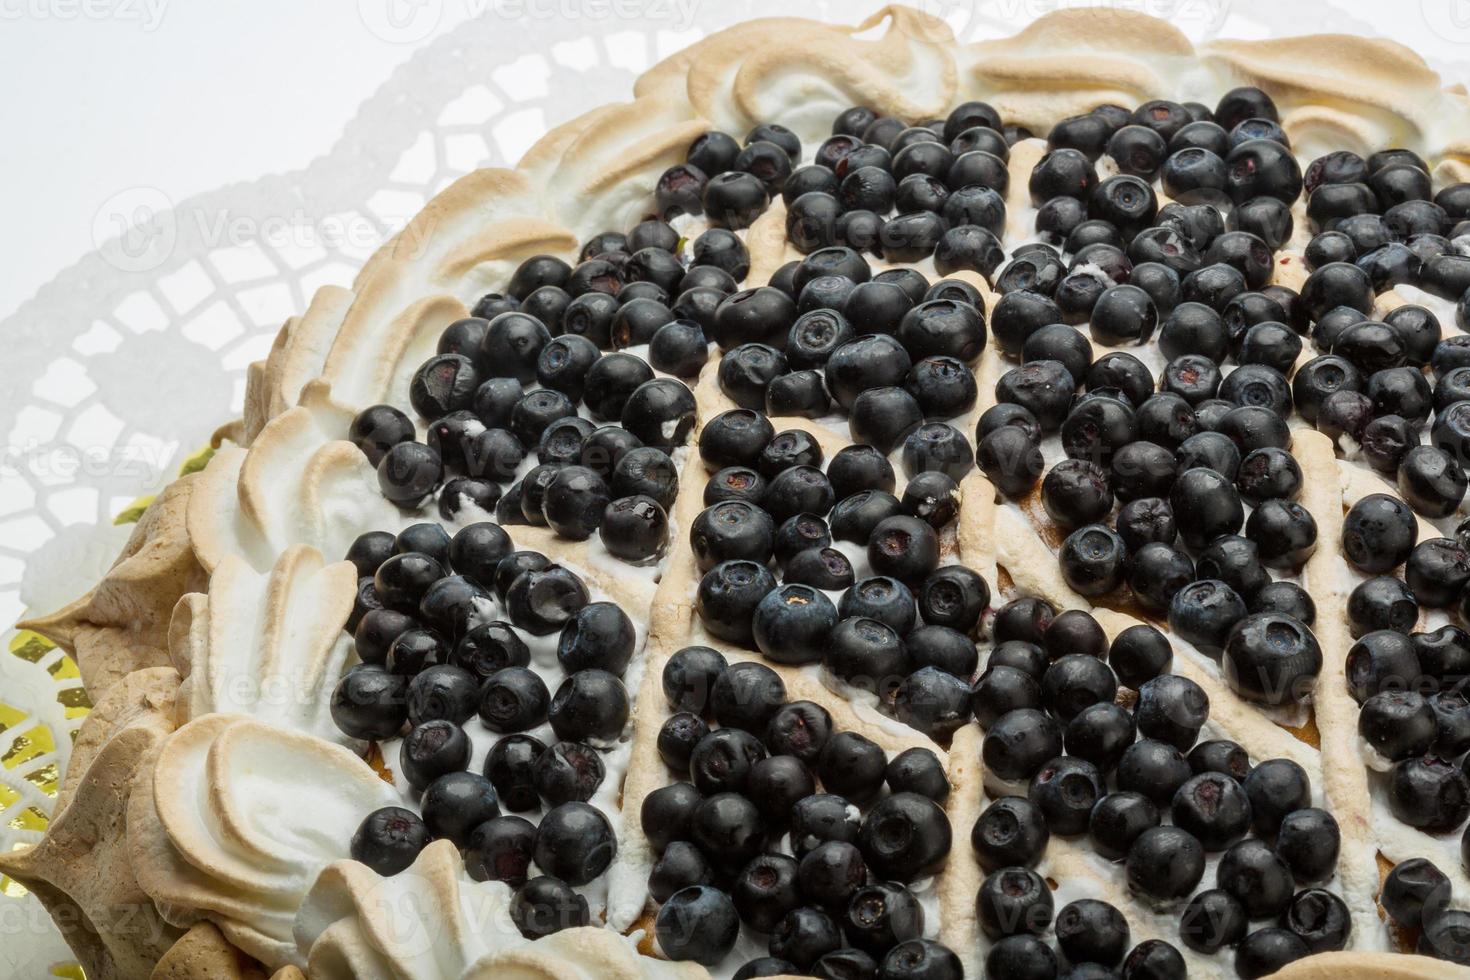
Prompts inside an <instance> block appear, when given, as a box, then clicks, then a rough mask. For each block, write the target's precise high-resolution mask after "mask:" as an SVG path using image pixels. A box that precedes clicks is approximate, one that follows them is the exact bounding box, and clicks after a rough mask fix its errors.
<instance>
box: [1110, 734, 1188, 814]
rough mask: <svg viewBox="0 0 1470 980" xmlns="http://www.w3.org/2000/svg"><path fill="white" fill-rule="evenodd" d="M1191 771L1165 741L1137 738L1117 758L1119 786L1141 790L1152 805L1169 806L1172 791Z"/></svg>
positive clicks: (1138, 791)
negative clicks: (1121, 755)
mask: <svg viewBox="0 0 1470 980" xmlns="http://www.w3.org/2000/svg"><path fill="white" fill-rule="evenodd" d="M1190 775H1191V772H1190V768H1189V763H1188V762H1187V761H1186V760H1185V758H1184V755H1183V754H1182V753H1181V752H1180V751H1179V750H1178V749H1176V748H1174V746H1172V745H1169V744H1168V743H1167V742H1160V741H1158V740H1156V739H1151V738H1145V739H1139V740H1138V741H1136V742H1134V743H1133V744H1132V745H1130V746H1128V748H1127V749H1125V750H1124V752H1123V757H1122V758H1121V759H1120V760H1119V761H1118V768H1117V772H1116V780H1117V785H1118V789H1120V790H1123V791H1126V792H1134V793H1141V794H1142V795H1144V796H1146V797H1148V798H1149V799H1150V800H1151V801H1152V802H1153V803H1154V805H1155V806H1157V807H1159V808H1160V809H1163V808H1165V807H1168V806H1169V804H1170V802H1171V801H1172V800H1173V798H1174V793H1175V791H1177V790H1178V789H1179V787H1180V786H1183V785H1184V783H1185V781H1186V780H1188V779H1189V777H1190Z"/></svg>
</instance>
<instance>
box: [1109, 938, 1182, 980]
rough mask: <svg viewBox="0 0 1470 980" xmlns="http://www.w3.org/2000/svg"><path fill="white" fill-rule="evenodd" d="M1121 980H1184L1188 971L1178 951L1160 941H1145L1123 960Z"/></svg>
mask: <svg viewBox="0 0 1470 980" xmlns="http://www.w3.org/2000/svg"><path fill="white" fill-rule="evenodd" d="M1122 974H1123V980H1184V978H1185V977H1186V976H1187V975H1188V971H1187V969H1186V967H1185V964H1184V957H1183V955H1181V954H1180V952H1179V950H1177V949H1175V948H1174V947H1173V946H1172V945H1170V944H1169V943H1166V942H1165V941H1164V940H1162V939H1145V940H1144V941H1143V942H1141V943H1139V944H1138V945H1137V946H1134V947H1133V949H1132V950H1131V951H1130V952H1129V953H1128V956H1127V957H1126V958H1125V959H1124V960H1123V968H1122Z"/></svg>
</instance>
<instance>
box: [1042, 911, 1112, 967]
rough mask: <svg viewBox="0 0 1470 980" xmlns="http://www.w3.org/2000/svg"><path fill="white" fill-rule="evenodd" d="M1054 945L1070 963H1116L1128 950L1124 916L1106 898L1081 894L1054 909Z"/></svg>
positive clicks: (1104, 964)
mask: <svg viewBox="0 0 1470 980" xmlns="http://www.w3.org/2000/svg"><path fill="white" fill-rule="evenodd" d="M1054 925H1055V930H1056V937H1057V945H1058V946H1060V947H1061V950H1062V953H1063V954H1064V955H1065V956H1066V957H1067V959H1068V960H1069V961H1071V962H1073V963H1098V964H1101V965H1103V966H1109V967H1111V966H1116V965H1117V964H1118V963H1120V962H1122V960H1123V954H1124V953H1125V952H1127V950H1128V935H1129V933H1128V920H1126V919H1125V918H1123V913H1121V912H1119V911H1118V910H1117V909H1116V908H1114V907H1113V906H1112V905H1109V904H1108V903H1107V902H1101V901H1098V900H1096V899H1091V898H1083V899H1078V900H1077V901H1075V902H1069V903H1068V904H1066V905H1064V906H1062V907H1061V909H1059V910H1058V911H1057V917H1056V922H1055V924H1054Z"/></svg>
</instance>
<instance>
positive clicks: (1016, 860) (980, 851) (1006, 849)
mask: <svg viewBox="0 0 1470 980" xmlns="http://www.w3.org/2000/svg"><path fill="white" fill-rule="evenodd" d="M1050 836H1051V835H1050V832H1049V831H1048V830H1047V825H1046V818H1045V816H1044V815H1043V814H1042V812H1041V809H1040V808H1039V807H1038V806H1037V805H1036V804H1035V803H1032V802H1031V801H1030V800H1028V799H1026V798H1024V797H1020V796H1004V797H1001V798H1000V799H997V800H995V801H994V802H993V803H991V804H990V805H989V806H987V807H986V808H985V809H984V810H982V811H981V813H980V816H979V818H978V819H976V821H975V826H974V828H973V829H972V830H971V832H970V844H971V846H972V847H973V848H974V849H975V856H976V858H977V860H979V862H980V866H981V867H982V868H983V869H985V871H987V872H994V871H997V870H999V869H1001V868H1005V867H1009V866H1024V867H1029V866H1031V865H1034V864H1035V863H1036V862H1037V861H1038V860H1040V858H1041V855H1042V854H1043V852H1044V851H1045V850H1046V843H1047V841H1048V840H1049V839H1050Z"/></svg>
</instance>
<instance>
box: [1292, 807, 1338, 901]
mask: <svg viewBox="0 0 1470 980" xmlns="http://www.w3.org/2000/svg"><path fill="white" fill-rule="evenodd" d="M1341 845H1342V832H1341V830H1340V829H1339V828H1338V826H1337V819H1336V818H1335V817H1333V816H1332V814H1330V813H1328V812H1327V811H1326V810H1319V809H1316V808H1315V807H1303V808H1302V809H1300V810H1293V811H1292V812H1291V813H1288V814H1287V815H1286V816H1285V817H1284V818H1283V819H1282V821H1281V826H1280V829H1279V830H1278V831H1277V834H1276V856H1277V857H1279V858H1280V859H1281V860H1282V861H1283V862H1284V863H1285V864H1286V866H1287V868H1289V869H1290V870H1291V876H1292V878H1293V879H1295V880H1296V882H1297V883H1298V884H1300V883H1304V882H1315V881H1326V880H1328V879H1329V878H1331V877H1332V875H1333V874H1334V873H1335V872H1336V870H1337V855H1338V851H1339V850H1340V848H1341Z"/></svg>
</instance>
